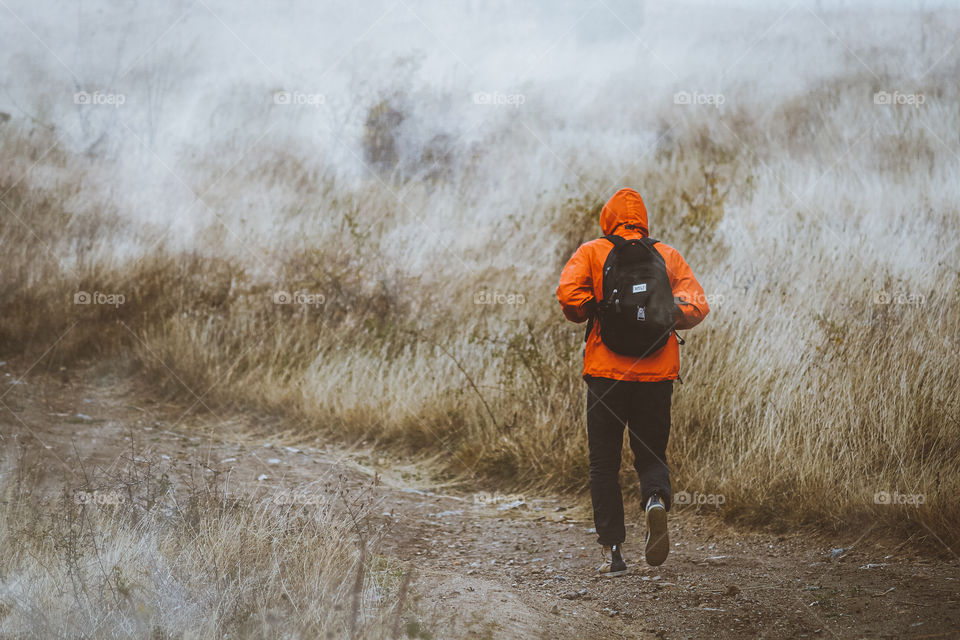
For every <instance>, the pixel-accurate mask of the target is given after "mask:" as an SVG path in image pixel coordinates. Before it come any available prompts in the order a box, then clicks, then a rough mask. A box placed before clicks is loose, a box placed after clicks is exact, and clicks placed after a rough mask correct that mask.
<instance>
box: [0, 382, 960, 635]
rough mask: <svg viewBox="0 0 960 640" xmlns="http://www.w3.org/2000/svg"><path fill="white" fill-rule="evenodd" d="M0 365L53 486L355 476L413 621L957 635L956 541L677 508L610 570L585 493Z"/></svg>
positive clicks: (11, 405) (297, 486)
mask: <svg viewBox="0 0 960 640" xmlns="http://www.w3.org/2000/svg"><path fill="white" fill-rule="evenodd" d="M10 367H11V365H9V364H8V365H6V368H10ZM6 373H9V374H10V375H8V376H6V377H5V378H4V384H3V386H2V389H0V393H4V394H5V395H4V397H3V398H2V405H0V437H2V443H3V447H4V449H7V450H9V451H14V450H16V451H19V452H21V454H20V455H22V456H23V458H24V460H25V461H29V460H32V461H33V464H42V465H43V467H44V468H45V469H46V470H47V475H46V478H47V484H48V488H49V489H50V490H59V489H60V488H62V484H63V482H64V480H66V482H67V483H69V484H70V485H71V486H73V487H79V486H82V485H83V484H84V482H85V478H86V477H89V476H92V475H97V476H103V475H109V473H110V472H111V471H112V470H116V469H117V468H118V467H119V465H120V461H121V460H123V459H124V458H127V459H129V458H131V457H133V458H137V459H140V460H157V461H160V462H159V464H164V465H166V467H167V471H168V473H169V474H170V477H171V478H173V479H174V482H175V483H176V482H178V481H183V482H186V481H191V478H193V479H196V477H197V476H198V474H209V473H227V472H229V473H230V482H231V484H233V485H234V486H236V487H237V488H240V489H243V490H249V491H252V492H260V493H261V494H267V493H269V492H289V493H288V495H294V496H296V495H307V494H308V493H309V491H310V490H311V488H316V487H318V486H320V485H322V484H324V483H331V482H335V483H337V484H338V486H341V487H346V488H348V489H349V490H350V492H351V493H352V495H356V496H360V498H359V499H360V500H362V501H363V503H364V504H365V505H366V509H367V511H368V513H370V514H371V519H370V522H371V523H372V526H373V527H375V528H376V529H378V530H379V536H378V537H379V538H380V539H381V548H380V551H381V552H382V553H385V554H387V555H390V556H393V557H395V558H397V559H399V560H401V561H403V562H404V563H406V564H407V566H408V567H409V568H411V569H413V571H414V578H413V580H412V582H411V592H412V594H413V597H415V598H417V599H418V606H419V608H420V610H421V611H422V612H423V614H424V615H423V617H424V620H425V621H427V620H428V621H429V624H426V626H424V627H421V628H418V629H411V630H410V632H411V633H414V634H415V635H416V634H420V637H433V638H464V637H469V638H477V637H479V638H484V637H486V638H531V637H535V638H725V637H764V638H797V637H809V638H818V637H822V638H863V637H870V638H952V637H960V635H958V634H960V632H958V629H960V602H958V600H960V595H958V594H960V566H958V565H960V563H958V559H957V557H956V556H955V555H951V554H952V552H947V551H945V552H944V555H943V556H942V557H931V556H929V555H927V556H924V555H920V554H919V553H918V552H917V551H916V550H915V549H914V548H913V546H912V544H911V541H907V542H906V543H900V544H891V543H885V542H883V541H882V540H878V539H876V537H875V536H874V537H873V538H870V537H864V536H863V534H864V533H866V532H868V530H869V527H865V528H864V530H863V531H860V532H857V531H851V532H850V533H849V534H847V535H845V536H843V537H842V538H835V539H832V538H827V537H824V536H822V535H817V536H812V535H810V534H809V533H797V534H792V535H785V536H784V535H775V534H769V533H757V532H750V531H741V530H738V529H736V528H731V527H729V526H727V525H724V524H723V523H721V522H720V521H719V520H718V519H717V518H714V517H710V516H698V515H696V514H693V513H690V512H686V513H674V514H671V520H670V536H671V544H672V548H671V553H670V557H669V558H668V560H667V562H666V563H665V564H664V565H663V566H661V567H656V568H654V567H648V566H646V564H645V563H644V562H643V558H642V541H643V536H644V526H643V523H642V519H641V518H640V514H638V513H631V514H629V516H628V517H629V521H630V522H631V524H629V525H628V538H629V539H628V541H627V542H626V544H625V555H626V557H627V561H628V563H629V564H630V565H631V572H630V573H629V574H628V575H627V576H624V577H622V578H613V579H604V578H600V577H599V576H597V574H596V566H597V565H598V564H599V562H600V557H599V550H598V546H597V545H596V543H595V535H594V534H593V533H592V522H591V520H590V510H589V499H588V498H586V497H582V498H570V497H560V496H529V495H527V496H524V497H523V499H522V500H520V499H517V498H519V496H497V495H494V496H489V495H487V494H480V493H473V492H471V491H469V489H470V487H465V486H462V485H461V486H459V487H450V486H440V485H438V484H436V483H435V482H433V481H432V480H431V478H430V475H429V473H428V472H427V471H426V470H427V469H428V468H429V464H427V463H424V462H422V461H421V462H419V463H416V464H414V463H409V462H407V463H405V462H402V461H397V460H396V459H390V458H389V456H386V455H384V454H383V453H382V452H377V451H375V450H373V449H369V448H367V449H347V448H343V447H341V446H338V445H336V444H333V443H322V442H316V441H314V442H306V441H304V440H303V438H300V439H296V438H295V437H294V435H293V434H292V433H290V432H286V433H285V432H284V425H283V424H281V423H278V422H277V421H276V420H271V419H269V418H263V417H259V416H249V415H244V414H241V413H238V412H235V413H233V414H231V415H223V414H221V415H213V414H212V412H209V411H206V410H204V409H203V408H202V403H198V408H200V409H201V410H200V411H193V412H188V411H186V407H183V406H179V405H173V404H166V403H162V402H156V401H153V400H151V399H150V394H149V393H147V392H146V391H145V390H138V389H137V388H136V387H135V384H134V383H132V382H130V381H129V380H126V379H122V378H119V377H110V376H97V375H93V374H92V373H91V372H84V373H73V374H70V375H66V374H64V375H63V376H60V377H50V376H47V375H41V374H34V375H28V376H26V378H24V379H23V380H19V375H17V374H16V373H15V372H10V371H7V372H6ZM14 382H17V384H12V383H14ZM265 434H269V436H266V435H265ZM628 512H629V510H628Z"/></svg>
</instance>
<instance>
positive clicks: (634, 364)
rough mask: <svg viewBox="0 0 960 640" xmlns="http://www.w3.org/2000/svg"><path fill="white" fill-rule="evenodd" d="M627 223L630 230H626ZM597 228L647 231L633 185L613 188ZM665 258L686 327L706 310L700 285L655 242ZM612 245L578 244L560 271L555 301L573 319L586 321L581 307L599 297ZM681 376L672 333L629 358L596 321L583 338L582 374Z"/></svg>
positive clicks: (632, 233)
mask: <svg viewBox="0 0 960 640" xmlns="http://www.w3.org/2000/svg"><path fill="white" fill-rule="evenodd" d="M627 225H629V226H630V227H631V228H627ZM600 228H601V229H602V230H603V234H604V235H610V234H614V233H615V234H616V235H618V236H622V237H624V238H626V239H627V240H631V239H634V238H643V237H646V236H647V235H648V232H647V230H648V228H649V227H648V226H647V208H646V206H644V204H643V198H641V197H640V194H639V193H637V192H636V191H634V190H633V189H620V191H617V192H616V193H615V194H614V195H613V197H612V198H610V200H609V201H607V204H605V205H604V206H603V210H602V211H601V212H600ZM653 246H654V248H656V250H657V251H658V252H659V253H660V255H661V256H663V260H664V262H665V263H666V265H667V274H668V275H669V276H670V285H671V287H672V288H673V296H674V299H676V301H677V305H678V307H679V308H680V310H681V311H682V312H683V317H681V318H680V319H679V321H678V322H677V326H676V328H677V329H690V328H692V327H694V326H696V325H697V324H699V322H700V321H701V320H703V319H704V317H706V315H707V314H708V313H709V312H710V307H709V306H708V305H707V301H706V296H705V295H704V293H703V287H701V286H700V283H699V282H697V279H696V278H695V277H694V275H693V271H691V269H690V266H689V265H687V263H686V261H685V260H684V259H683V256H681V255H680V253H679V252H678V251H677V250H676V249H674V248H673V247H670V246H667V245H665V244H663V243H662V242H658V243H657V244H655V245H653ZM612 249H613V244H612V243H611V242H610V241H609V240H606V239H604V238H598V239H596V240H591V241H590V242H587V243H585V244H582V245H580V248H578V249H577V250H576V252H575V253H574V254H573V257H571V258H570V260H569V261H568V262H567V265H566V266H565V267H564V268H563V272H562V273H561V274H560V285H559V286H558V287H557V299H558V300H559V301H560V305H561V306H562V307H563V315H565V316H566V317H567V319H568V320H571V321H573V322H584V321H586V320H587V319H588V316H589V312H588V310H587V308H586V306H585V305H587V303H588V302H590V301H592V300H597V301H599V300H601V299H602V298H603V263H604V261H605V260H606V259H607V255H608V254H609V253H610V251H611V250H612ZM679 374H680V347H679V345H678V344H677V337H676V335H675V334H673V333H671V334H670V338H669V340H667V344H665V345H664V346H663V348H661V349H660V350H659V351H656V352H654V353H652V354H650V355H649V356H647V357H646V358H631V357H630V356H622V355H619V354H617V353H614V352H613V351H611V350H610V349H608V348H607V347H606V345H604V344H603V342H602V341H601V340H600V331H599V330H598V327H597V325H594V327H593V330H592V331H591V332H590V335H589V336H588V338H587V345H586V349H585V350H584V356H583V375H584V376H596V377H600V378H612V379H614V380H633V381H645V382H651V381H658V380H676V379H677V377H678V376H679Z"/></svg>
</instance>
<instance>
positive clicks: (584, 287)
mask: <svg viewBox="0 0 960 640" xmlns="http://www.w3.org/2000/svg"><path fill="white" fill-rule="evenodd" d="M593 299H594V296H593V280H592V277H591V275H590V257H589V255H588V250H587V245H585V244H583V245H580V248H578V249H577V250H576V251H575V252H574V254H573V256H572V257H571V258H570V260H568V261H567V264H566V266H565V267H564V268H563V271H562V272H560V285H559V286H557V300H559V301H560V306H561V307H562V308H563V315H565V316H566V317H567V320H570V321H571V322H585V321H586V320H587V318H588V317H589V316H590V312H589V310H588V309H587V306H588V303H590V302H591V301H592V300H593Z"/></svg>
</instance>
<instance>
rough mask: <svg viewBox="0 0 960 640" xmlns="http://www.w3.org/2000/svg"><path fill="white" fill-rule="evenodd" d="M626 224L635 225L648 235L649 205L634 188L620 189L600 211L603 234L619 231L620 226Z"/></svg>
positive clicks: (638, 229)
mask: <svg viewBox="0 0 960 640" xmlns="http://www.w3.org/2000/svg"><path fill="white" fill-rule="evenodd" d="M625 224H629V225H634V226H635V227H636V228H637V229H636V230H637V231H639V232H640V233H641V234H642V235H644V236H646V235H648V231H647V207H646V205H644V204H643V198H641V197H640V194H639V193H637V192H636V191H634V190H633V189H620V191H617V192H616V193H615V194H613V197H612V198H610V199H609V200H607V204H605V205H603V209H602V210H601V211H600V229H602V230H603V235H605V236H608V235H610V234H611V233H617V231H618V227H621V226H622V225H625Z"/></svg>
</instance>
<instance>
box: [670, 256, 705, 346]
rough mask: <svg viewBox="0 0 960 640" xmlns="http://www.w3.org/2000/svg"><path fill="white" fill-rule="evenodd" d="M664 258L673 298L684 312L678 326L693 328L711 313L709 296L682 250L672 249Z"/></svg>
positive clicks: (678, 327) (679, 327)
mask: <svg viewBox="0 0 960 640" xmlns="http://www.w3.org/2000/svg"><path fill="white" fill-rule="evenodd" d="M664 258H665V259H666V260H665V262H666V265H667V273H668V274H669V276H670V286H671V287H672V288H673V298H674V300H675V301H676V303H677V307H678V308H679V309H680V311H682V312H683V317H682V318H680V319H679V320H678V321H677V325H676V328H677V329H692V328H693V327H695V326H697V325H698V324H700V321H701V320H703V319H704V318H705V317H707V314H708V313H710V305H708V304H707V296H706V294H705V293H704V292H703V287H702V286H700V283H699V282H697V278H696V277H695V276H694V275H693V270H692V269H691V268H690V265H688V264H687V261H686V260H684V259H683V256H681V255H680V252H678V251H677V250H676V249H672V250H671V251H670V252H669V253H667V255H665V256H664Z"/></svg>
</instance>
